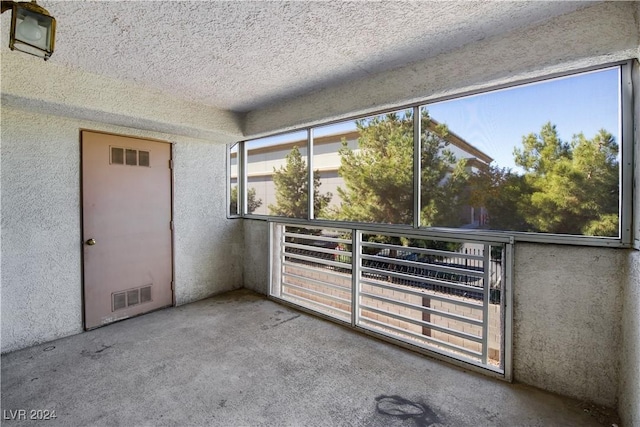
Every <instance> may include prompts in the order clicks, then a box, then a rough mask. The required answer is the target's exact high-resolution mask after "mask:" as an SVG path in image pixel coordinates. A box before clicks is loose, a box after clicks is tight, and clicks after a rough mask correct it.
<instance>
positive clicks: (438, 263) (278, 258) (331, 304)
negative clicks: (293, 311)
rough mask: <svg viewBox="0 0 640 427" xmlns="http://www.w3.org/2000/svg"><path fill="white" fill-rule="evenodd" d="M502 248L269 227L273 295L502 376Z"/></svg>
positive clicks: (479, 243) (401, 236)
mask: <svg viewBox="0 0 640 427" xmlns="http://www.w3.org/2000/svg"><path fill="white" fill-rule="evenodd" d="M508 245H509V244H508V243H507V242H487V241H479V240H471V239H461V238H442V237H437V238H435V237H430V236H428V235H420V234H398V233H397V232H395V233H394V232H383V231H381V230H380V229H376V230H375V231H372V230H363V229H346V228H345V229H343V228H318V226H317V225H303V224H284V223H276V222H273V223H272V224H271V260H272V263H271V265H272V271H271V285H270V289H271V290H270V293H271V295H272V296H274V297H276V298H279V299H282V300H284V301H287V302H289V303H293V304H296V305H298V306H301V307H304V308H306V309H308V310H312V311H314V312H318V313H321V314H322V315H324V316H328V317H330V318H332V319H336V320H339V321H341V322H345V323H348V324H350V325H351V326H353V327H355V328H361V329H364V330H366V331H368V332H373V333H375V334H377V335H381V336H384V337H388V338H390V339H392V340H396V341H401V342H402V343H406V344H410V345H412V346H417V347H420V348H422V349H425V350H427V351H429V352H434V353H437V354H440V355H443V356H447V357H449V358H454V359H456V360H459V361H462V362H465V363H470V364H473V365H476V366H480V367H483V368H486V369H489V370H491V371H494V372H497V373H504V372H505V318H507V316H505V298H504V295H505V293H504V289H503V286H504V285H505V283H506V280H505V270H506V269H504V268H503V265H507V263H506V262H507V261H508V262H510V260H507V259H506V258H507V256H508V253H510V252H508V251H506V248H507V246H508Z"/></svg>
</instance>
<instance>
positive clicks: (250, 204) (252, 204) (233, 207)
mask: <svg viewBox="0 0 640 427" xmlns="http://www.w3.org/2000/svg"><path fill="white" fill-rule="evenodd" d="M260 206H262V199H257V200H256V189H255V188H250V189H249V191H247V208H248V209H247V210H248V213H253V212H254V211H255V210H256V209H258V208H259V207H260ZM229 212H231V214H235V213H236V212H238V186H237V185H236V186H234V187H233V188H232V189H231V204H230V207H229Z"/></svg>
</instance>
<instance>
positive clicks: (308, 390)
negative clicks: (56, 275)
mask: <svg viewBox="0 0 640 427" xmlns="http://www.w3.org/2000/svg"><path fill="white" fill-rule="evenodd" d="M19 409H25V410H27V413H26V416H27V418H28V417H29V415H31V414H30V413H29V410H37V409H42V410H49V411H55V415H56V417H57V418H56V419H55V420H53V421H50V422H47V423H43V422H38V421H28V422H25V421H19V420H10V418H14V417H15V416H16V412H15V411H16V410H19ZM2 410H3V424H4V425H7V426H18V425H26V424H29V423H33V424H34V425H105V426H118V425H122V426H137V425H163V426H165V425H166V426H170V425H176V426H185V425H217V426H415V427H427V426H560V425H562V426H598V425H608V426H611V425H612V424H613V423H615V422H617V420H616V419H615V418H612V416H610V415H609V414H607V412H606V411H601V410H599V409H598V408H595V407H592V406H588V405H584V404H581V403H580V402H577V401H574V400H570V399H566V398H562V397H559V396H556V395H552V394H549V393H545V392H542V391H540V390H536V389H533V388H530V387H527V386H523V385H517V384H507V383H505V382H502V381H499V380H495V379H490V378H487V377H484V376H482V375H480V374H476V373H471V372H466V371H464V370H462V369H459V368H456V367H453V366H450V365H448V364H446V363H443V362H439V361H435V360H432V359H430V358H427V357H425V356H422V355H419V354H417V353H413V352H411V351H407V350H404V349H402V348H399V347H396V346H394V345H391V344H387V343H384V342H382V341H379V340H376V339H374V338H371V337H367V336H364V335H362V334H359V333H357V332H354V331H351V330H348V329H346V328H343V327H341V326H338V325H335V324H333V323H331V322H327V321H324V320H321V319H318V318H315V317H313V316H310V315H306V314H302V313H299V312H297V311H295V310H292V309H290V308H287V307H283V306H281V305H279V304H276V303H274V302H272V301H269V300H266V299H265V298H263V297H262V296H259V295H257V294H254V293H252V292H250V291H246V290H241V291H235V292H231V293H227V294H224V295H221V296H217V297H214V298H210V299H207V300H204V301H200V302H197V303H194V304H189V305H186V306H181V307H177V308H171V309H166V310H161V311H157V312H154V313H151V314H148V315H146V316H141V317H138V318H135V319H130V320H126V321H124V322H120V323H116V324H113V325H110V326H107V327H104V328H101V329H97V330H94V331H91V332H86V333H83V334H80V335H76V336H72V337H68V338H64V339H60V340H57V341H53V342H50V343H46V344H42V345H38V346H35V347H31V348H28V349H25V350H20V351H17V352H13V353H10V354H6V355H4V356H2ZM34 415H38V414H37V413H35V414H34Z"/></svg>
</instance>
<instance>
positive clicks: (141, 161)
mask: <svg viewBox="0 0 640 427" xmlns="http://www.w3.org/2000/svg"><path fill="white" fill-rule="evenodd" d="M138 166H149V152H148V151H142V150H141V151H138Z"/></svg>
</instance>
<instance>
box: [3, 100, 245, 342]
mask: <svg viewBox="0 0 640 427" xmlns="http://www.w3.org/2000/svg"><path fill="white" fill-rule="evenodd" d="M81 128H85V129H93V130H97V131H106V132H113V133H120V134H125V135H131V136H143V137H151V138H157V139H161V140H166V141H171V142H175V144H174V163H175V169H174V176H175V203H174V204H175V217H174V225H175V236H176V239H175V255H174V256H175V263H176V283H175V286H176V297H177V298H176V300H177V303H178V304H182V303H185V302H189V301H193V300H196V299H200V298H202V297H205V296H207V295H211V294H214V293H218V292H223V291H225V290H230V289H234V288H238V287H241V286H242V259H241V250H242V234H243V231H242V225H241V223H239V222H238V221H237V220H236V221H233V220H227V219H226V218H225V205H226V202H225V179H224V176H225V154H224V153H225V147H224V146H223V145H216V144H212V143H207V142H206V141H202V140H195V139H189V138H187V137H175V136H171V135H167V134H161V133H155V132H148V131H139V130H135V129H130V128H122V127H117V126H110V125H105V124H100V123H95V122H89V121H81V120H76V119H68V118H61V117H56V116H50V115H43V114H36V113H32V112H26V111H23V110H18V109H13V108H9V107H7V106H5V105H3V106H2V134H1V138H2V159H1V174H2V205H1V206H2V228H1V234H2V254H1V257H2V259H1V274H2V276H1V282H0V283H1V284H0V286H1V288H0V291H1V295H2V302H1V308H2V313H1V316H2V321H1V323H2V330H1V332H2V334H1V337H2V343H1V349H2V352H7V351H11V350H15V349H19V348H22V347H27V346H29V345H32V344H35V343H39V342H45V341H49V340H52V339H55V338H59V337H63V336H66V335H70V334H74V333H78V332H81V331H82V277H81V250H82V248H81V242H82V236H81V224H80V175H79V174H80V143H79V129H81Z"/></svg>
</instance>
